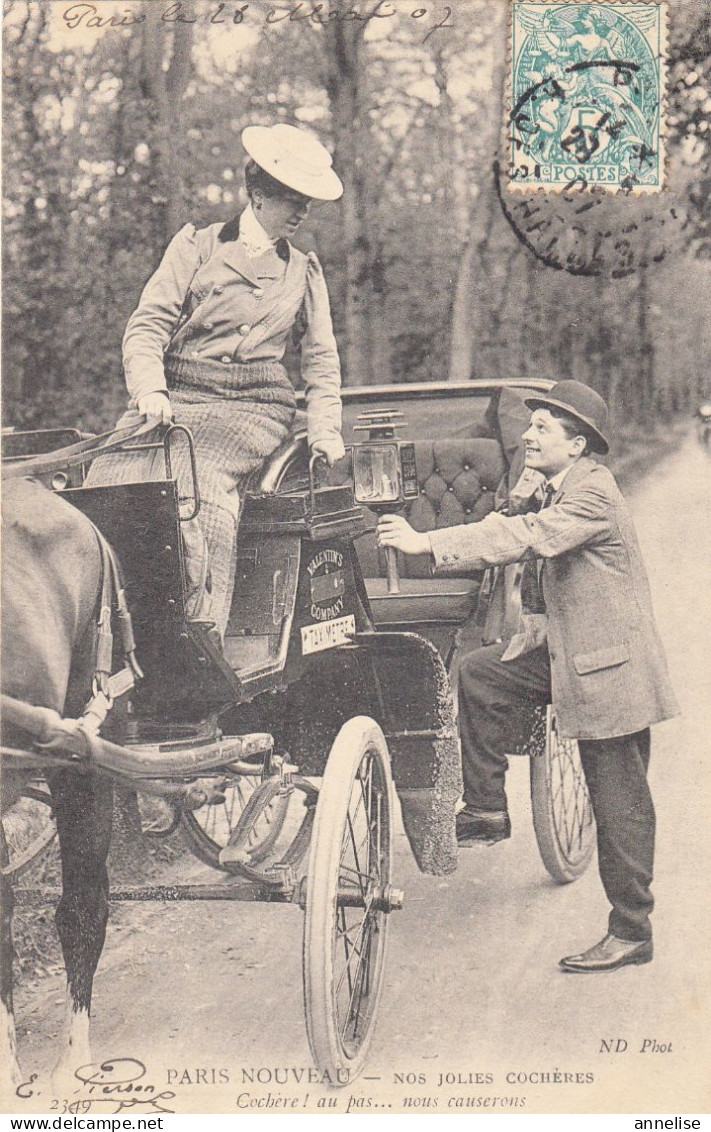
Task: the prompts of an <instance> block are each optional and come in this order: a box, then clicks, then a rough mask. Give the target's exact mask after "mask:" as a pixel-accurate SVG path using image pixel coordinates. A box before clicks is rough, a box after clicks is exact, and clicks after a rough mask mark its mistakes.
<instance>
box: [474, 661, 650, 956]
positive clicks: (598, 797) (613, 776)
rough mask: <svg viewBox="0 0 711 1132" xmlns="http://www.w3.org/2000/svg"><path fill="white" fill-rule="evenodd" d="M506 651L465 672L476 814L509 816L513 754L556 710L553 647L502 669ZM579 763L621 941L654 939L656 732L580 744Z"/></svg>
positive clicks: (612, 922) (613, 929) (612, 927)
mask: <svg viewBox="0 0 711 1132" xmlns="http://www.w3.org/2000/svg"><path fill="white" fill-rule="evenodd" d="M505 648H506V645H505V644H502V643H498V644H494V645H487V646H485V647H484V648H479V649H475V650H474V651H473V652H471V653H469V655H468V656H466V657H465V658H464V660H463V661H462V665H461V668H460V673H459V727H460V733H461V740H462V773H463V778H464V801H465V803H466V804H467V805H468V806H470V807H471V808H473V809H476V810H483V811H502V810H506V809H507V802H506V790H505V776H506V770H507V768H508V761H507V758H506V754H507V753H508V754H514V753H516V752H518V751H522V750H524V749H525V746H526V744H527V740H528V738H529V736H530V734H531V729H532V725H533V721H534V716H535V712H536V709H537V708H538V707H543V706H545V705H546V704H548V703H550V697H551V676H550V660H549V656H548V649H547V647H546V646H542V647H541V648H537V649H534V650H533V651H532V652H529V653H526V654H524V655H523V656H520V657H517V658H516V659H515V660H510V661H506V662H503V661H502V660H501V656H502V653H503V652H504V649H505ZM578 745H579V748H580V758H581V761H582V764H583V770H584V772H585V778H586V781H587V785H588V790H589V792H590V800H591V802H592V808H593V813H594V814H595V821H596V824H597V847H598V867H599V870H600V879H601V880H602V884H603V888H604V889H605V893H606V895H607V898H608V900H609V901H610V904H611V905H612V911H611V913H610V919H609V930H610V932H611V933H612V934H613V935H615V936H617V938H618V939H625V940H635V941H636V940H647V939H651V936H652V928H651V924H650V921H649V915H650V912H651V911H652V908H653V905H654V900H653V897H652V894H651V891H650V886H651V883H652V873H653V865H654V833H655V816H654V805H653V803H652V796H651V794H650V791H649V785H648V783H647V768H648V766H649V754H650V735H649V728H646V729H645V730H644V731H639V732H637V733H635V734H632V735H620V736H617V737H615V738H612V739H580V740H578Z"/></svg>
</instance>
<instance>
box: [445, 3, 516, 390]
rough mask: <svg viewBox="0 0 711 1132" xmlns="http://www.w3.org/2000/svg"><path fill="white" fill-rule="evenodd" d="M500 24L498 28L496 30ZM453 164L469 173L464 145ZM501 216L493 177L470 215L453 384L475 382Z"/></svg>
mask: <svg viewBox="0 0 711 1132" xmlns="http://www.w3.org/2000/svg"><path fill="white" fill-rule="evenodd" d="M499 8H500V11H498V16H495V15H494V13H493V12H492V21H493V23H494V28H493V31H492V38H491V50H492V51H494V52H495V57H496V60H497V62H496V66H495V68H494V73H493V75H492V90H493V91H494V92H495V95H496V96H497V97H496V98H495V104H494V105H493V106H491V107H490V108H489V112H488V114H486V115H485V116H484V117H483V120H482V121H480V123H479V128H480V132H483V133H484V135H485V136H484V144H483V146H482V152H483V159H482V166H483V168H488V167H490V166H491V165H493V161H494V157H495V155H496V153H497V151H498V141H499V131H500V129H501V115H502V113H503V107H504V93H505V73H506V71H505V60H506V27H507V23H506V12H505V8H504V7H503V6H502V5H500V6H499ZM497 18H498V21H499V23H498V25H496V19H497ZM455 137H456V131H455ZM452 158H453V162H454V165H456V167H457V176H459V174H460V173H461V172H462V171H463V170H464V158H463V152H462V148H461V139H459V145H458V146H457V144H456V143H455V145H454V147H453V150H452ZM460 191H461V190H460ZM497 210H498V200H497V195H496V188H495V185H494V182H493V174H492V175H491V176H487V177H486V179H485V180H484V181H483V182H482V191H481V193H480V194H479V196H478V197H477V198H476V201H475V203H474V207H473V208H472V209H468V218H467V240H466V243H465V244H464V246H463V248H462V253H461V256H460V260H459V265H458V268H457V280H456V284H455V293H454V302H453V305H452V318H451V325H450V361H449V373H448V379H449V381H468V380H469V379H470V378H471V376H472V365H473V359H474V352H475V341H476V334H477V329H478V326H479V325H480V320H481V317H482V316H483V317H486V313H487V310H486V308H487V298H488V288H487V289H485V285H486V283H487V280H488V279H489V275H490V264H489V262H488V259H489V249H490V243H491V235H492V229H493V228H494V223H495V220H496V217H497ZM460 215H461V211H460Z"/></svg>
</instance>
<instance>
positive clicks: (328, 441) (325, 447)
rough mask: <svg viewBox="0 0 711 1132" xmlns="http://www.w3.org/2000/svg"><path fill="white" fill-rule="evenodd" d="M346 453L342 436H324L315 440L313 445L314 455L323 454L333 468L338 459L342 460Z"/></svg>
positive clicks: (312, 453) (312, 451) (312, 452)
mask: <svg viewBox="0 0 711 1132" xmlns="http://www.w3.org/2000/svg"><path fill="white" fill-rule="evenodd" d="M345 454H346V450H345V447H344V445H343V440H342V438H341V437H340V436H329V437H324V438H323V439H322V440H315V441H314V442H313V444H312V445H311V455H312V456H323V457H324V459H325V460H326V463H327V464H328V466H329V468H332V467H333V465H334V464H335V463H336V460H342V459H343V457H344V456H345Z"/></svg>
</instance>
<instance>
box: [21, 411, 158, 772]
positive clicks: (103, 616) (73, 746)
mask: <svg viewBox="0 0 711 1132" xmlns="http://www.w3.org/2000/svg"><path fill="white" fill-rule="evenodd" d="M150 427H151V428H152V427H153V426H152V425H151V426H150ZM146 431H149V428H148V425H147V423H146V422H142V423H141V424H140V425H139V426H137V427H136V426H131V427H129V428H126V429H120V430H116V431H114V432H111V433H104V434H103V435H102V436H100V437H95V438H91V439H90V440H82V441H79V442H78V443H77V444H72V445H70V446H69V447H67V448H62V449H59V450H57V451H56V452H54V453H52V454H51V455H50V456H37V457H31V458H29V459H26V460H25V459H23V460H20V461H17V462H14V463H11V464H9V465H5V466H4V467H3V470H2V472H3V476H5V477H6V478H12V479H14V478H18V477H20V476H21V477H22V478H25V479H30V480H32V479H35V478H36V477H37V476H40V475H47V474H49V473H51V472H55V471H59V470H64V469H66V468H70V467H73V466H76V465H78V464H84V463H87V462H89V461H90V460H92V459H95V458H96V457H97V456H101V455H104V454H105V453H106V452H109V451H113V450H115V449H116V448H118V447H119V446H120V445H122V444H123V443H124V442H125V441H126V440H128V439H129V438H131V437H134V436H138V435H140V434H141V433H143V432H146ZM85 518H86V516H85ZM87 522H88V523H89V524H90V526H91V528H92V530H93V532H94V535H95V537H96V541H97V544H98V548H99V560H100V577H101V587H100V590H101V592H100V598H99V613H98V619H97V621H96V628H95V638H96V639H95V649H94V672H93V677H92V694H91V698H90V699H89V701H88V702H87V704H86V707H85V708H84V711H83V713H82V715H81V717H80V718H79V719H63V718H62V717H61V716H60V715H59V714H58V713H57V712H55V711H53V710H52V709H50V708H44V707H39V706H36V705H34V704H26V703H23V702H22V701H20V700H16V699H14V697H12V696H8V695H5V694H4V693H3V694H2V695H1V696H0V703H1V705H2V713H3V716H4V717H5V719H7V720H8V721H9V722H10V723H12V724H14V725H16V726H17V727H19V728H20V729H21V730H23V731H27V732H29V733H30V734H31V735H33V736H34V739H35V742H34V746H35V747H36V748H38V749H40V750H41V751H42V752H44V753H45V754H47V753H48V754H52V753H57V754H59V753H60V752H66V753H68V754H69V756H70V758H71V759H72V761H77V760H79V759H81V760H83V759H87V758H90V757H91V754H92V749H93V747H94V745H95V743H96V741H97V740H98V735H99V731H100V729H101V727H102V726H103V724H104V722H105V720H106V717H107V715H108V714H109V712H110V711H111V708H112V707H113V704H114V701H115V700H117V699H118V698H119V697H121V696H123V695H125V694H126V693H127V692H129V691H130V690H131V689H132V688H133V687H134V686H135V683H136V681H137V680H140V679H141V678H142V676H143V672H142V671H141V668H140V665H139V664H138V661H137V659H136V643H135V640H134V636H133V625H132V621H131V614H130V611H129V609H128V605H127V603H126V594H125V591H124V583H123V577H122V573H121V566H120V564H119V561H118V558H117V557H116V553H115V551H114V550H113V547H112V546H111V545H110V543H109V542H108V541H107V540H106V538H104V536H103V534H102V533H101V531H100V530H99V529H98V527H97V526H96V525H95V524H94V523H92V522H91V520H90V519H88V518H87ZM115 627H116V628H117V630H118V634H119V638H120V641H121V652H122V655H123V657H124V659H125V662H126V663H125V664H124V666H123V667H122V668H120V669H119V670H118V671H117V672H112V668H113V655H114V628H115ZM99 741H100V740H99ZM0 754H5V755H11V756H14V757H15V758H17V757H21V758H22V759H23V760H24V761H25V763H27V761H28V760H29V761H33V756H32V755H31V754H30V753H29V752H22V751H18V750H16V749H15V748H10V747H5V746H2V747H0Z"/></svg>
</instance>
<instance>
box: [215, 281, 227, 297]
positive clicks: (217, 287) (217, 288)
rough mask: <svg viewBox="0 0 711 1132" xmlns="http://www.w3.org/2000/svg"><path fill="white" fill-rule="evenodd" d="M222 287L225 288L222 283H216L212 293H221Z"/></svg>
mask: <svg viewBox="0 0 711 1132" xmlns="http://www.w3.org/2000/svg"><path fill="white" fill-rule="evenodd" d="M224 289H225V288H224V287H223V286H222V284H221V283H218V284H217V286H216V287H214V288H213V292H212V293H213V295H221V294H222V292H223V291H224Z"/></svg>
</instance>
